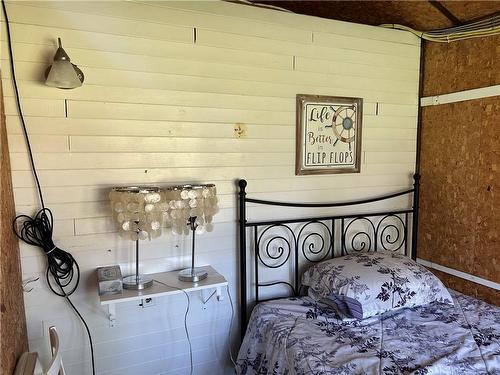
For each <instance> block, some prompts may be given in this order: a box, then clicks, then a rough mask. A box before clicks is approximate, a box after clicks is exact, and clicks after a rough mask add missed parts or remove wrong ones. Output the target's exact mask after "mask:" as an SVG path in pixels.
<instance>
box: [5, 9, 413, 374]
mask: <svg viewBox="0 0 500 375" xmlns="http://www.w3.org/2000/svg"><path fill="white" fill-rule="evenodd" d="M8 11H9V13H10V17H11V21H12V25H11V26H12V36H13V40H14V54H15V61H16V66H17V74H18V80H19V86H20V90H21V95H22V105H23V108H24V111H25V114H26V115H27V118H26V119H27V126H28V130H29V133H30V135H31V139H32V142H33V147H34V150H35V160H36V164H37V167H38V169H39V173H40V178H41V182H42V185H43V188H44V194H45V200H46V203H47V204H48V206H49V207H50V208H51V209H52V210H53V212H54V214H55V217H56V218H57V220H56V229H55V231H56V233H55V235H56V239H57V243H58V244H59V246H61V247H63V248H66V249H68V250H69V251H71V252H72V253H73V255H74V256H75V257H76V259H77V260H78V262H79V264H80V266H81V269H82V273H83V279H82V283H81V288H80V290H79V291H78V293H77V294H76V295H75V297H74V302H75V303H76V304H77V305H78V307H79V308H80V309H81V310H82V312H83V314H84V315H85V316H86V318H87V320H88V322H89V324H90V327H91V330H92V332H93V336H94V340H95V346H96V357H97V368H98V372H99V373H100V374H108V375H111V374H167V373H169V374H170V373H172V374H173V373H175V374H178V373H188V352H187V342H186V340H185V337H184V332H183V326H182V323H183V320H182V315H183V312H184V310H183V309H184V303H185V302H184V300H183V298H184V297H183V296H178V297H172V298H168V299H164V300H158V301H157V303H156V305H155V306H153V307H150V308H147V309H140V308H138V307H137V306H135V305H134V304H124V305H122V306H119V308H118V322H117V323H118V324H117V327H115V328H109V327H108V322H107V320H106V315H105V311H104V310H103V309H101V307H100V306H99V305H98V299H97V293H96V289H95V280H94V269H95V268H96V267H97V266H101V265H107V264H117V263H118V264H121V265H122V267H125V268H126V267H127V265H128V264H130V263H131V262H132V261H133V244H132V243H128V242H124V241H123V240H121V239H120V238H119V237H118V236H117V235H116V233H115V232H114V228H113V225H112V223H111V222H110V218H109V216H110V212H109V205H108V202H107V193H108V189H109V187H110V186H113V185H124V184H150V183H151V184H171V183H186V182H195V181H199V182H213V183H216V184H217V188H218V191H219V193H220V206H221V210H220V213H219V214H218V215H217V216H216V221H217V223H216V226H215V231H214V232H213V233H211V234H207V235H204V236H203V237H201V238H200V239H199V241H198V257H197V260H198V262H199V263H200V264H212V265H213V266H214V267H215V268H216V269H218V270H219V271H220V272H221V273H223V274H224V275H225V276H226V277H227V279H228V280H229V282H230V285H231V290H232V292H233V296H237V287H238V284H237V283H238V280H237V277H236V276H237V272H236V270H237V256H236V251H237V250H236V236H235V233H236V222H235V218H236V210H235V203H236V200H235V184H234V181H235V179H237V178H239V177H244V178H246V179H247V180H248V181H249V192H250V194H251V195H252V196H255V197H266V198H270V199H278V198H279V199H282V200H309V201H325V200H345V199H355V198H359V197H366V196H375V195H379V194H382V193H385V192H390V191H394V190H397V189H400V188H403V187H407V186H408V185H409V184H410V183H411V177H410V176H411V174H412V172H413V170H414V164H415V148H416V114H417V86H418V68H419V49H420V47H419V41H418V39H417V38H415V37H413V36H412V35H410V34H408V33H404V32H400V31H394V30H385V29H380V28H375V27H369V26H363V25H355V24H349V23H343V22H335V21H330V20H325V19H319V18H313V17H306V16H300V15H294V14H289V13H284V12H277V11H271V10H264V9H258V8H252V7H248V6H245V5H236V4H230V3H221V2H211V1H203V2H189V1H187V2H186V1H183V2H154V3H143V2H135V1H134V2H33V3H30V2H9V3H8ZM1 26H2V29H1V71H2V81H3V82H2V83H3V87H4V93H5V95H6V98H5V106H6V115H7V127H8V135H9V146H10V152H11V163H12V178H13V183H14V190H15V200H16V207H17V211H18V212H25V213H32V212H33V210H35V209H36V207H37V200H36V195H35V191H34V187H33V186H34V185H33V179H32V174H31V171H30V168H29V164H28V158H27V155H26V147H25V144H24V140H23V137H22V135H21V128H20V122H19V119H18V115H17V112H16V109H15V102H14V98H13V90H12V82H11V73H10V69H9V66H8V64H7V58H8V55H7V49H6V39H5V38H6V36H5V24H4V21H3V19H2V24H1ZM58 36H59V37H62V40H63V44H64V47H65V49H66V51H67V52H68V53H69V55H70V56H71V58H72V60H73V61H74V62H75V63H77V64H78V65H79V66H80V67H81V68H82V70H83V71H84V72H85V75H86V81H85V85H84V86H83V87H81V88H79V89H76V90H70V91H65V90H57V89H53V88H49V87H46V86H44V85H43V83H42V82H43V78H42V77H43V72H44V70H45V68H46V67H47V65H48V63H49V62H50V61H51V58H52V56H53V53H54V51H55V48H56V47H55V46H56V38H57V37H58ZM298 93H309V94H323V95H339V96H359V97H363V98H364V100H365V108H364V130H363V163H362V172H361V173H360V174H355V175H328V176H317V177H315V176H305V177H296V176H294V152H295V150H294V147H295V146H294V144H295V141H294V136H295V95H296V94H298ZM377 103H378V113H377V112H376V106H377ZM239 126H243V127H245V128H246V133H245V134H244V136H243V137H241V138H238V137H237V136H236V132H235V127H239ZM273 212H274V214H273V215H274V216H275V217H276V216H280V215H281V216H283V215H286V214H287V213H288V212H289V211H287V210H283V211H280V210H273ZM250 215H251V216H252V217H264V215H267V216H266V217H268V218H269V213H268V212H267V213H266V212H265V211H264V210H258V209H253V210H251V211H250ZM141 249H142V251H141V256H142V261H141V266H142V270H143V271H145V272H155V271H163V270H172V269H176V268H180V267H181V266H183V265H186V262H187V260H188V257H189V247H188V241H185V240H184V239H182V238H174V237H172V236H162V237H161V238H160V239H158V240H155V241H153V242H150V243H141ZM21 256H22V269H23V277H25V278H27V277H29V276H32V275H41V274H42V273H43V272H44V269H45V259H44V258H43V257H42V256H41V255H40V254H39V252H38V251H37V250H36V249H33V248H30V247H29V246H25V245H23V244H21ZM25 304H26V316H27V322H28V330H29V332H28V333H29V339H30V349H31V350H37V351H41V352H45V351H46V350H45V347H46V343H47V337H46V336H45V335H46V329H47V327H48V326H49V325H51V324H56V325H57V327H58V329H59V332H60V333H61V335H62V345H63V350H64V352H63V358H64V362H65V364H66V369H67V372H68V374H88V373H89V371H90V370H89V368H90V367H89V354H88V344H87V341H86V339H85V336H84V333H83V330H82V327H81V325H80V323H79V321H78V320H77V319H76V318H75V316H74V314H73V313H72V312H71V310H70V309H69V308H68V306H67V305H66V304H65V302H64V300H62V299H60V298H57V297H54V296H53V295H51V294H50V293H49V292H48V290H47V288H46V286H45V285H44V282H39V283H37V284H36V286H35V289H34V290H33V291H32V292H31V293H27V294H25ZM192 304H193V306H192V311H191V314H190V318H189V325H190V328H191V334H192V338H193V349H194V361H195V365H196V371H197V372H198V373H202V374H220V373H223V372H228V373H231V370H230V367H229V365H228V363H229V362H228V356H227V344H228V338H227V335H228V326H229V318H230V316H231V312H230V305H229V303H228V300H227V299H226V300H225V301H224V302H221V303H217V302H215V301H212V302H210V303H209V304H208V306H207V309H206V310H203V309H202V306H201V302H200V300H199V297H198V296H196V295H193V297H192ZM235 331H236V330H235ZM235 350H236V349H235Z"/></svg>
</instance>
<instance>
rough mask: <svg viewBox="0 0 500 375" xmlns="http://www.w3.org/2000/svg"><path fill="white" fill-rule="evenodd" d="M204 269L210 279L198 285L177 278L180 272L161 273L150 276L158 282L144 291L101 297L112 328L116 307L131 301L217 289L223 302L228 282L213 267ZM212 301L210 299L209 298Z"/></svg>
mask: <svg viewBox="0 0 500 375" xmlns="http://www.w3.org/2000/svg"><path fill="white" fill-rule="evenodd" d="M200 268H204V269H205V270H206V271H207V272H208V277H207V278H206V279H204V280H201V281H199V282H197V283H191V282H185V281H180V280H179V279H178V278H177V275H178V273H179V270H176V271H170V272H160V273H153V274H148V276H149V277H151V278H152V279H153V280H157V281H158V282H153V286H152V287H150V288H148V289H144V290H130V289H123V292H122V293H120V294H110V295H103V296H99V299H100V302H101V305H103V306H107V307H108V312H109V315H108V317H109V321H110V326H111V327H114V325H115V320H116V309H115V305H116V304H117V303H124V302H130V301H139V300H143V299H146V298H157V297H164V296H170V295H174V294H179V293H183V291H184V292H187V293H189V292H194V291H203V290H206V289H215V291H214V293H213V294H215V295H216V296H217V300H219V301H220V300H222V293H221V288H222V287H224V286H227V285H228V282H227V280H226V279H225V278H224V276H222V275H221V274H220V273H218V272H217V271H216V270H215V269H214V268H213V267H211V266H204V267H200ZM161 283H164V284H167V285H169V286H166V285H163V284H161ZM209 299H210V297H209Z"/></svg>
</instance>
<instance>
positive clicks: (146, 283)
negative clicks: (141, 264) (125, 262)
mask: <svg viewBox="0 0 500 375" xmlns="http://www.w3.org/2000/svg"><path fill="white" fill-rule="evenodd" d="M152 286H153V279H152V278H151V277H149V276H148V275H139V277H137V276H136V275H132V276H127V277H125V278H123V288H125V289H132V290H142V289H147V288H150V287H152Z"/></svg>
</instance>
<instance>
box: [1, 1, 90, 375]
mask: <svg viewBox="0 0 500 375" xmlns="http://www.w3.org/2000/svg"><path fill="white" fill-rule="evenodd" d="M2 10H3V13H4V16H5V26H6V31H7V46H8V49H9V62H10V68H11V74H12V83H13V86H14V94H15V97H16V105H17V110H18V112H19V117H20V119H21V128H22V130H23V134H24V139H25V141H26V147H27V149H28V156H29V160H30V165H31V169H32V172H33V177H34V179H35V184H36V189H37V192H38V196H39V199H40V204H41V206H42V208H41V209H40V210H39V211H38V212H37V214H36V215H35V216H34V217H30V216H28V215H18V216H16V217H15V218H14V220H13V222H12V229H13V231H14V233H15V235H16V236H17V237H18V238H19V239H20V240H21V241H23V242H25V243H27V244H29V245H32V246H37V247H39V248H40V249H41V250H42V251H43V252H44V254H45V255H46V256H47V271H46V273H45V277H46V280H47V285H48V286H49V288H50V290H51V291H52V292H53V293H54V294H56V295H57V296H59V297H64V298H65V299H66V300H67V301H68V303H69V305H70V306H71V307H72V308H73V310H74V311H75V313H76V314H77V315H78V317H79V318H80V320H81V321H82V323H83V325H84V327H85V330H86V332H87V335H88V338H89V342H90V354H91V359H92V374H93V375H95V362H94V344H93V342H92V335H91V334H90V329H89V327H88V325H87V322H86V321H85V319H84V318H83V316H82V314H81V313H80V312H79V311H78V309H77V308H76V306H75V305H74V304H73V302H72V301H71V300H70V298H69V296H70V295H72V294H73V293H74V292H75V291H76V289H77V288H78V284H79V282H80V267H79V266H78V263H77V262H76V260H75V258H73V256H72V255H71V254H70V253H68V252H66V251H64V250H62V249H60V248H59V247H57V246H56V245H55V244H54V241H53V239H52V235H53V231H54V217H53V215H52V211H51V210H50V209H49V208H47V207H45V202H44V200H43V193H42V188H41V186H40V180H39V178H38V173H37V170H36V167H35V161H34V158H33V151H32V149H31V143H30V139H29V136H28V130H27V127H26V122H25V119H24V114H23V110H22V107H21V99H20V96H19V88H18V86H17V79H16V69H15V65H14V53H13V48H12V38H11V31H10V22H9V16H8V13H7V8H6V6H5V1H4V0H2ZM51 280H52V282H51ZM54 283H55V284H56V285H55V286H54V285H53V284H54Z"/></svg>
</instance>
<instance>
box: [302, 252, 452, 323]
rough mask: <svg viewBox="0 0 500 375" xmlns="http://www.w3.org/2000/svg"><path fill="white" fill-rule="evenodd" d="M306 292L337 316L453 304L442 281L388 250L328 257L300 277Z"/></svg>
mask: <svg viewBox="0 0 500 375" xmlns="http://www.w3.org/2000/svg"><path fill="white" fill-rule="evenodd" d="M302 284H303V285H304V286H308V287H309V295H310V296H311V297H313V298H315V299H317V300H320V299H323V302H326V303H327V304H328V305H329V306H331V307H332V308H335V309H336V310H337V311H338V312H339V315H340V316H345V317H346V318H356V319H364V318H367V317H370V316H373V315H376V314H381V313H383V312H386V311H389V310H396V309H400V308H404V307H414V306H422V305H426V304H429V303H431V302H435V301H438V302H442V303H447V304H450V305H453V299H452V298H451V296H450V294H449V292H448V290H447V289H446V288H445V287H444V285H443V284H442V283H441V281H440V280H439V279H438V278H437V277H436V276H435V275H434V274H433V273H432V272H430V271H428V270H427V269H426V268H424V267H423V266H421V265H419V264H417V263H416V262H415V261H413V260H412V259H410V258H408V257H406V256H404V255H402V254H398V253H394V252H390V251H377V252H370V253H357V254H353V255H346V256H343V257H339V258H335V259H330V260H327V261H324V262H321V263H318V264H316V265H314V266H312V267H311V268H309V269H308V270H307V271H306V272H305V273H304V275H303V276H302Z"/></svg>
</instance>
